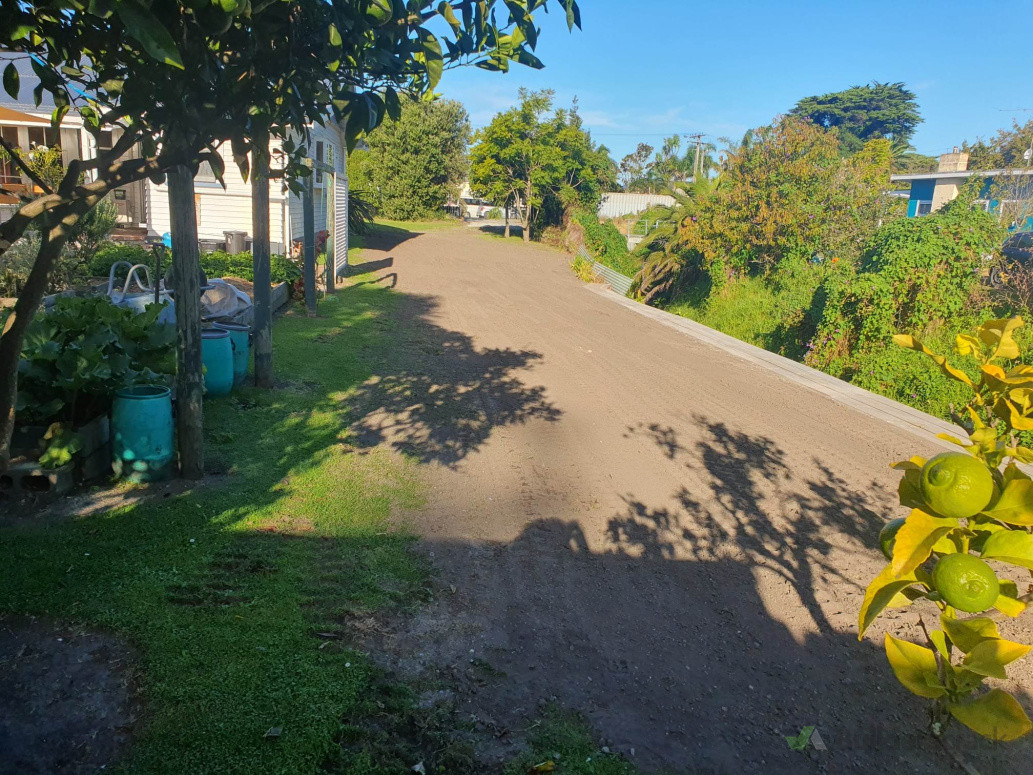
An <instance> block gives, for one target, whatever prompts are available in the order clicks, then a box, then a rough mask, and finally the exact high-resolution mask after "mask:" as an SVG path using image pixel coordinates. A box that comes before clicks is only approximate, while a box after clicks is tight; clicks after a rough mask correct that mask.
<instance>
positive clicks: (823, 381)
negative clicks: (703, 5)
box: [584, 285, 964, 450]
mask: <svg viewBox="0 0 1033 775" xmlns="http://www.w3.org/2000/svg"><path fill="white" fill-rule="evenodd" d="M584 287H585V288H587V289H588V290H590V291H591V292H592V293H595V294H598V295H600V296H603V297H605V298H607V299H609V300H610V301H614V302H616V303H617V304H620V305H621V306H622V307H627V308H628V309H629V310H632V311H633V312H637V313H638V314H639V315H642V316H644V317H647V318H651V319H653V320H655V321H656V322H657V323H660V324H661V325H664V326H667V327H668V328H673V329H675V330H676V331H680V332H681V333H683V334H688V335H689V336H691V337H693V338H694V339H697V340H699V341H702V342H705V343H706V344H709V345H710V346H712V347H716V348H718V349H720V350H724V351H725V352H726V353H729V354H730V355H733V356H735V357H736V358H739V359H741V360H744V361H748V362H750V363H753V364H754V365H756V366H760V367H761V368H763V369H765V370H767V371H769V372H773V373H775V374H777V375H778V376H780V377H782V378H783V379H786V380H789V381H790V382H794V383H796V384H797V385H801V386H803V387H806V388H808V389H810V390H814V391H816V392H818V393H821V394H823V395H825V396H826V397H828V398H831V399H832V400H833V401H836V402H838V403H840V404H843V405H845V406H849V407H850V408H851V409H853V410H855V411H857V412H860V413H861V414H863V415H866V416H868V417H871V418H873V419H876V420H882V421H883V422H887V423H889V424H890V425H893V426H894V427H896V428H899V429H901V430H903V431H907V432H908V433H912V434H914V435H916V436H920V437H921V438H922V439H924V440H925V441H931V442H933V443H935V444H938V445H940V446H943V447H945V448H946V449H951V450H957V449H958V447H956V446H955V445H954V444H951V443H950V442H947V441H943V440H942V439H937V438H936V434H938V433H949V434H951V435H952V436H959V437H960V436H964V432H963V431H962V430H961V429H960V428H957V427H956V426H954V425H951V424H950V423H948V422H946V421H945V420H941V419H939V418H938V417H933V416H932V415H930V414H926V413H925V412H920V411H918V410H917V409H913V408H911V407H910V406H905V405H904V404H902V403H900V402H898V401H894V400H893V399H891V398H886V397H885V396H880V395H878V394H876V393H872V392H870V391H868V390H865V389H864V388H859V387H857V386H856V385H851V384H850V383H849V382H844V381H843V380H841V379H837V378H836V377H833V376H831V375H829V374H826V373H825V372H823V371H818V370H817V369H812V368H811V367H810V366H805V365H804V364H802V363H798V362H797V361H794V360H791V359H789V358H786V357H784V356H782V355H778V354H776V353H773V352H769V351H768V350H765V349H763V348H760V347H755V346H754V345H752V344H747V343H746V342H743V341H740V340H739V339H736V338H735V337H733V336H729V335H728V334H723V333H721V332H720V331H715V330H714V329H712V328H708V327H707V326H704V325H703V324H702V323H697V322H696V321H695V320H691V319H689V318H684V317H681V316H680V315H675V314H673V313H671V312H665V311H664V310H660V309H657V308H656V307H650V306H648V305H646V304H642V303H640V302H637V301H634V300H632V299H628V298H625V297H623V296H621V295H619V294H617V293H614V292H613V291H611V290H608V289H606V288H600V287H599V286H593V285H585V286H584Z"/></svg>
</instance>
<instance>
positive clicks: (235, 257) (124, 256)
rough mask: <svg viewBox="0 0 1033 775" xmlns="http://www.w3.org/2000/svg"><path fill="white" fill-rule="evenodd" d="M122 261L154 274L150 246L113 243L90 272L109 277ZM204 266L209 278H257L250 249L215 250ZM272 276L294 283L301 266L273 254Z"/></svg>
mask: <svg viewBox="0 0 1033 775" xmlns="http://www.w3.org/2000/svg"><path fill="white" fill-rule="evenodd" d="M118 261H128V262H129V263H131V264H145V265H146V266H147V267H148V268H149V269H150V270H151V272H152V273H153V272H154V268H155V267H154V265H155V261H154V254H153V253H152V251H151V250H149V249H148V248H145V247H143V246H142V245H123V244H117V243H110V244H108V245H105V246H104V247H102V248H101V249H100V250H98V251H97V255H96V256H94V258H93V260H92V261H91V262H90V272H91V273H92V274H93V275H94V276H96V277H107V276H108V272H109V271H110V270H111V266H112V264H114V263H116V262H118ZM168 269H169V267H168V266H167V265H166V262H165V261H163V262H162V275H167V274H168ZM201 269H203V270H204V273H205V274H206V275H208V277H239V278H241V279H242V280H247V281H248V282H253V281H254V279H255V270H254V258H253V257H252V255H251V252H250V251H244V252H243V253H227V252H226V251H225V250H213V251H212V252H211V253H202V254H201ZM269 275H270V278H271V280H272V282H274V283H284V282H285V283H292V282H294V281H295V280H297V279H298V278H299V277H301V267H299V266H298V265H297V264H296V263H294V262H293V261H291V260H290V259H289V258H287V257H285V256H282V255H278V254H276V255H272V256H270V257H269ZM123 276H124V275H123Z"/></svg>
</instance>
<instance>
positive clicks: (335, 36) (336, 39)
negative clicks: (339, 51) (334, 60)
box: [329, 24, 341, 48]
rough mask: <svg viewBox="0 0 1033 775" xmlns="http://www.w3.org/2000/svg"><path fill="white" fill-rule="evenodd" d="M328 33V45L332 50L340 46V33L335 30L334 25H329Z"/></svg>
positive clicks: (335, 26)
mask: <svg viewBox="0 0 1033 775" xmlns="http://www.w3.org/2000/svg"><path fill="white" fill-rule="evenodd" d="M329 33H330V45H331V46H333V47H334V48H338V47H339V46H340V45H341V31H340V30H338V29H337V25H336V24H331V25H330V28H329Z"/></svg>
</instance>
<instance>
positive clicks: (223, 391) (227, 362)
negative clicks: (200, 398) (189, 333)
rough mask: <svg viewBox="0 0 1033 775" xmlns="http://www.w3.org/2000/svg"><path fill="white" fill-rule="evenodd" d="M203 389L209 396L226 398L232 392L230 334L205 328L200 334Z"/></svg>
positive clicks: (231, 347)
mask: <svg viewBox="0 0 1033 775" xmlns="http://www.w3.org/2000/svg"><path fill="white" fill-rule="evenodd" d="M201 360H202V362H203V363H204V369H205V371H204V389H205V392H206V393H207V394H208V395H210V396H228V395H229V393H230V391H231V390H233V344H232V343H231V342H230V332H229V331H220V330H219V329H217V328H206V329H204V330H203V331H202V332H201Z"/></svg>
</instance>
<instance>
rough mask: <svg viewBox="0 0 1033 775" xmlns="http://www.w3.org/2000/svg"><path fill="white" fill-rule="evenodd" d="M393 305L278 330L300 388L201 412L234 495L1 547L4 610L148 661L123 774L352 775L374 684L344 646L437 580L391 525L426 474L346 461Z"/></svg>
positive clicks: (385, 299) (355, 294)
mask: <svg viewBox="0 0 1033 775" xmlns="http://www.w3.org/2000/svg"><path fill="white" fill-rule="evenodd" d="M396 300H397V297H396V296H395V295H394V294H392V293H391V292H390V291H387V290H384V289H380V288H377V287H375V286H371V285H363V286H359V287H352V288H347V289H345V290H342V291H341V292H340V293H339V294H338V295H337V297H336V298H335V299H334V300H327V301H324V302H322V303H321V305H320V317H318V318H313V319H310V318H307V317H305V316H304V315H301V314H288V315H287V316H285V317H284V318H283V319H282V320H280V321H279V322H278V323H277V325H276V327H275V330H274V348H275V353H276V371H277V374H279V375H281V376H282V375H290V381H289V382H288V383H287V384H286V385H284V387H283V388H282V389H279V390H275V391H257V390H252V389H243V390H241V391H238V392H237V393H235V394H234V395H233V396H231V397H227V398H224V399H212V400H209V401H206V403H205V433H206V447H207V453H208V458H209V460H210V461H213V462H214V464H215V465H216V467H218V468H220V469H227V470H229V471H230V472H231V473H230V474H229V475H228V476H227V477H225V479H224V480H223V481H221V482H213V483H209V484H206V485H204V486H201V487H199V488H198V489H197V490H195V491H193V492H188V493H185V494H182V495H179V496H176V497H170V498H168V499H165V500H159V501H151V502H148V503H144V504H141V505H137V506H133V507H126V508H122V509H119V510H115V511H111V512H108V513H105V514H102V515H99V516H92V517H87V518H83V519H79V520H74V521H69V522H67V523H64V524H60V525H56V526H50V527H46V528H36V527H20V528H17V529H15V528H11V529H5V531H4V535H3V540H2V541H0V564H2V567H3V568H4V569H5V572H4V578H3V583H2V584H0V611H3V612H10V613H27V614H35V615H45V616H51V617H57V618H60V619H62V620H69V621H74V622H77V623H81V624H84V625H88V626H94V627H101V628H107V629H111V630H115V631H118V632H120V633H123V634H124V635H126V636H127V637H128V638H129V639H130V640H131V641H132V642H133V643H134V644H135V645H136V646H137V648H138V650H139V652H140V654H141V659H142V665H141V667H142V671H141V672H142V676H141V685H142V691H143V695H144V698H145V702H146V707H147V712H146V723H145V724H144V725H143V729H142V730H141V731H140V734H139V737H138V739H137V741H136V743H135V745H134V748H133V751H132V752H131V755H130V757H129V759H128V760H127V761H126V762H125V763H124V764H123V766H122V767H123V770H124V771H125V772H133V773H151V772H169V773H186V772H189V773H237V772H240V773H245V772H246V773H256V772H262V773H277V772H283V773H301V772H312V771H315V770H317V769H319V768H320V767H322V766H326V765H330V766H331V769H334V768H337V767H345V766H347V762H346V761H345V760H344V759H342V758H341V757H340V754H339V751H340V745H339V743H338V742H336V740H337V737H338V733H339V731H340V727H341V719H342V718H343V717H345V716H346V715H349V714H354V713H356V712H359V711H361V709H362V708H363V707H364V704H365V702H366V699H365V698H366V695H367V694H368V692H369V690H370V685H371V682H373V681H374V680H376V676H377V670H376V669H375V668H374V666H373V665H372V664H370V662H369V661H368V660H367V659H366V658H365V657H364V656H363V655H361V654H359V653H358V652H355V651H352V650H350V649H349V648H347V647H346V645H344V644H345V641H344V640H343V639H342V636H343V633H344V632H345V629H346V624H347V622H348V620H349V619H350V617H353V616H361V615H363V614H364V613H366V612H370V611H377V610H383V609H384V608H405V607H407V606H411V605H414V604H416V603H418V601H419V600H421V598H422V597H423V596H424V594H425V593H424V589H425V584H426V579H427V569H426V568H425V567H424V566H423V564H422V563H421V562H420V561H419V560H418V559H416V557H415V555H414V554H413V553H412V552H411V551H410V549H411V542H412V539H411V538H410V537H409V536H406V535H402V534H399V533H397V532H393V531H390V530H388V529H387V528H386V525H385V521H386V519H387V517H388V515H389V511H390V508H391V506H392V504H399V503H400V504H403V505H406V506H414V505H417V504H418V501H419V492H418V486H417V484H416V481H415V476H414V471H413V469H412V467H411V466H410V464H408V463H406V462H405V461H400V460H399V459H398V458H396V457H389V456H387V455H386V454H379V453H377V452H376V451H373V452H371V453H369V454H365V455H362V456H359V455H356V454H354V453H351V452H350V451H349V448H348V446H347V441H348V438H347V432H346V430H345V429H346V427H347V423H348V411H347V409H346V408H345V403H344V402H345V401H346V399H347V397H348V395H349V392H350V391H351V390H352V389H353V388H354V387H356V386H357V385H359V384H360V383H361V382H362V381H363V380H365V379H366V378H367V377H368V376H369V375H370V373H371V367H372V362H373V359H374V358H375V357H376V355H375V354H376V353H377V352H378V351H379V350H380V349H382V348H385V347H387V346H388V343H389V341H390V338H391V330H392V323H391V320H390V316H389V313H390V311H391V309H392V308H393V306H394V304H395V303H396ZM272 728H279V729H280V734H279V736H278V737H275V738H273V739H269V738H266V737H265V734H266V732H267V731H268V730H270V729H272ZM339 771H343V770H339Z"/></svg>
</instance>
